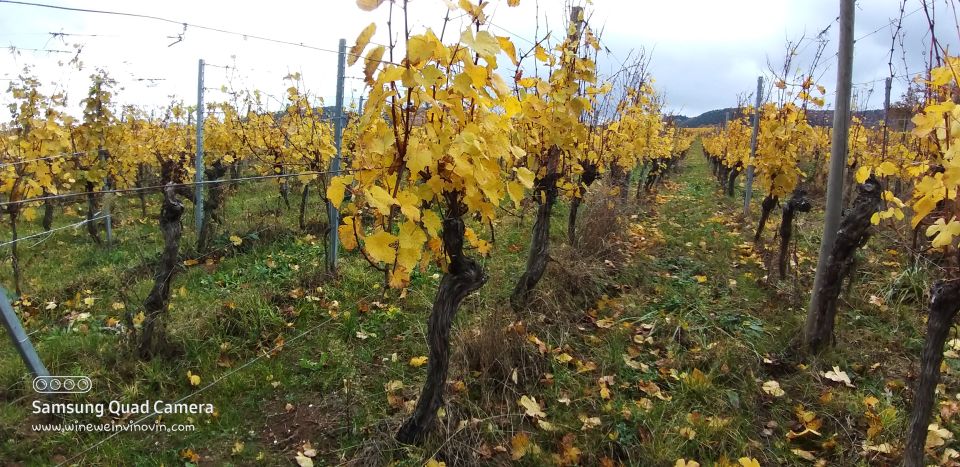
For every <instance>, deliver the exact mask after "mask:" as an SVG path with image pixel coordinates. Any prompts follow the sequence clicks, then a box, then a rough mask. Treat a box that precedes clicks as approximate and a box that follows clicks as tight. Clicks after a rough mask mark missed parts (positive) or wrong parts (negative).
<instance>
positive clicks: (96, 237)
mask: <svg viewBox="0 0 960 467" xmlns="http://www.w3.org/2000/svg"><path fill="white" fill-rule="evenodd" d="M86 190H87V233H89V234H90V238H92V239H93V242H94V243H96V244H97V245H100V244H102V243H103V241H102V240H100V229H99V228H98V227H97V226H98V225H100V222H99V221H96V220H94V219H95V218H96V216H97V214H99V213H98V212H97V210H98V209H99V203H98V202H97V195H96V194H95V193H94V192H93V182H87V185H86Z"/></svg>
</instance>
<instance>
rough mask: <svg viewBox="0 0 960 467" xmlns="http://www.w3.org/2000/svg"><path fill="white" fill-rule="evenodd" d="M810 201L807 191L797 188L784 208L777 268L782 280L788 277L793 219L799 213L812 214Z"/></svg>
mask: <svg viewBox="0 0 960 467" xmlns="http://www.w3.org/2000/svg"><path fill="white" fill-rule="evenodd" d="M811 207H812V206H811V204H810V200H809V199H807V190H804V189H801V188H797V189H796V190H793V194H792V195H791V196H790V199H789V200H787V204H786V205H784V206H783V218H782V219H781V220H780V258H779V263H777V266H778V268H779V270H780V271H779V272H780V278H781V279H784V278H786V277H787V265H788V263H789V262H788V261H787V256H788V252H789V250H790V239H791V238H793V219H794V217H795V216H796V214H797V213H798V212H810V208H811Z"/></svg>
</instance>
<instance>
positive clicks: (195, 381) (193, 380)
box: [187, 370, 200, 386]
mask: <svg viewBox="0 0 960 467" xmlns="http://www.w3.org/2000/svg"><path fill="white" fill-rule="evenodd" d="M187 381H189V382H190V385H191V386H199V385H200V375H195V374H193V373H191V372H190V370H187Z"/></svg>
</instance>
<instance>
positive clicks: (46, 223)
mask: <svg viewBox="0 0 960 467" xmlns="http://www.w3.org/2000/svg"><path fill="white" fill-rule="evenodd" d="M44 196H50V194H49V193H47V192H44ZM52 228H53V201H52V200H49V199H48V200H44V202H43V230H44V232H49V231H50V229H52Z"/></svg>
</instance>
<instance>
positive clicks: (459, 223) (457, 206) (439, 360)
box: [397, 194, 487, 444]
mask: <svg viewBox="0 0 960 467" xmlns="http://www.w3.org/2000/svg"><path fill="white" fill-rule="evenodd" d="M446 197H447V199H448V202H447V204H448V207H449V209H450V211H448V213H447V215H448V217H447V218H445V219H444V220H443V232H442V233H441V238H442V240H443V249H444V251H445V252H446V254H447V256H448V258H449V260H450V263H449V265H448V267H447V272H446V273H444V274H443V278H442V279H440V285H439V287H438V289H437V296H436V298H434V300H433V310H432V311H431V312H430V318H429V320H428V321H427V345H428V346H429V348H430V352H429V359H428V360H427V381H426V382H425V383H424V385H423V390H422V391H421V392H420V398H419V399H418V400H417V405H416V407H415V408H414V410H413V414H412V415H410V418H408V419H407V421H406V422H404V424H403V426H401V427H400V430H399V431H398V432H397V441H400V442H401V443H404V444H417V443H420V442H421V441H423V438H424V437H425V436H426V434H427V433H429V431H430V430H431V429H432V428H433V425H434V423H435V422H436V419H437V410H438V409H440V406H442V405H443V390H444V386H445V385H446V382H447V371H448V369H449V366H450V326H451V324H452V322H453V318H454V317H455V316H456V314H457V309H458V308H459V307H460V303H461V302H462V301H463V299H464V298H466V296H467V295H470V294H471V293H473V292H474V291H476V290H478V289H479V288H480V287H482V286H483V284H484V283H486V281H487V276H486V274H484V272H483V268H481V267H480V264H479V263H477V262H476V261H474V260H473V259H472V258H469V257H467V256H465V255H464V254H463V241H464V238H463V235H464V232H465V230H466V228H465V226H464V224H463V215H464V213H465V212H466V209H465V207H464V206H463V205H462V204H461V201H460V200H459V197H458V196H457V195H455V194H448V195H447V196H446Z"/></svg>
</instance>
